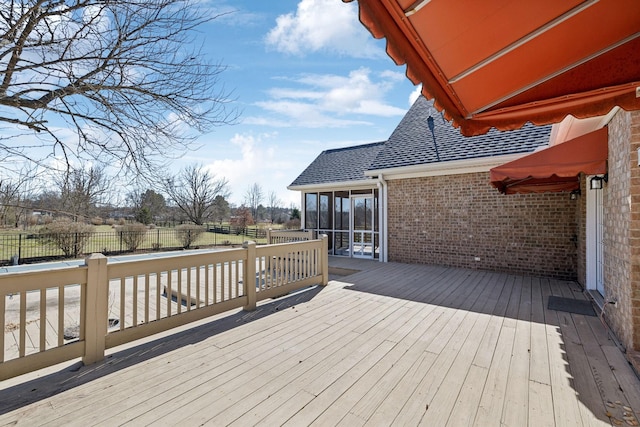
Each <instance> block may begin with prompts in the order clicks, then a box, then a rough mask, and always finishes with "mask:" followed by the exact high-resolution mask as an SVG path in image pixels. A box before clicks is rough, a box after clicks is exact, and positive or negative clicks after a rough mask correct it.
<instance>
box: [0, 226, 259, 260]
mask: <svg viewBox="0 0 640 427" xmlns="http://www.w3.org/2000/svg"><path fill="white" fill-rule="evenodd" d="M187 232H188V231H185V230H180V229H173V228H156V229H150V230H147V231H146V233H144V235H143V236H140V237H139V238H138V239H136V238H132V237H133V236H132V235H131V234H132V233H136V232H135V231H131V232H128V231H121V230H118V229H113V230H111V231H105V232H100V231H99V232H93V233H89V235H88V236H84V235H83V234H84V233H62V234H60V235H58V236H55V237H54V236H52V235H41V234H38V233H20V234H0V265H15V264H26V263H34V262H42V261H50V260H56V259H65V258H78V257H81V256H84V255H86V254H91V253H102V254H105V255H116V254H123V253H135V252H148V251H162V250H176V249H183V248H185V244H184V242H185V238H184V237H185V236H184V233H187ZM189 240H190V241H192V243H191V244H190V245H189V246H188V247H189V248H203V247H212V246H232V245H240V244H242V243H243V242H244V241H246V240H254V241H256V242H257V243H266V230H264V229H262V228H258V227H243V228H241V227H233V226H207V227H206V228H205V227H203V229H202V232H201V233H199V234H198V235H197V237H196V238H195V239H189ZM62 241H64V244H63V243H61V242H62ZM133 241H136V243H137V244H136V243H131V242H133ZM133 246H135V248H134V247H133Z"/></svg>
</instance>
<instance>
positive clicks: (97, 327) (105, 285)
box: [82, 254, 109, 365]
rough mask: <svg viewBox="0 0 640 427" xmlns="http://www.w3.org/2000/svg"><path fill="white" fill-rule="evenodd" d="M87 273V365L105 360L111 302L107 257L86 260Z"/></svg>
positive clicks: (85, 357)
mask: <svg viewBox="0 0 640 427" xmlns="http://www.w3.org/2000/svg"><path fill="white" fill-rule="evenodd" d="M85 265H86V266H87V267H88V271H87V292H86V295H87V296H86V308H85V318H84V319H83V321H84V340H85V351H84V356H83V357H82V362H83V363H84V364H85V365H90V364H92V363H96V362H99V361H101V360H103V359H104V351H105V337H106V335H107V317H108V315H109V314H108V313H107V310H108V306H109V303H108V300H109V276H108V275H107V257H105V256H104V255H102V254H91V255H90V256H88V257H87V258H86V259H85Z"/></svg>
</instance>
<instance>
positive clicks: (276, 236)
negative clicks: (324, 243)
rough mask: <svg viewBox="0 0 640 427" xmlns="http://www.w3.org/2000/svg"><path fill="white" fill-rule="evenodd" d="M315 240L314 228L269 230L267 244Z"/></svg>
mask: <svg viewBox="0 0 640 427" xmlns="http://www.w3.org/2000/svg"><path fill="white" fill-rule="evenodd" d="M306 240H313V230H309V231H303V230H272V229H268V230H267V244H270V245H271V244H274V243H291V242H303V241H306Z"/></svg>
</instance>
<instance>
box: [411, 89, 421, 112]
mask: <svg viewBox="0 0 640 427" xmlns="http://www.w3.org/2000/svg"><path fill="white" fill-rule="evenodd" d="M421 94H422V85H418V86H417V87H416V88H415V89H414V90H413V92H411V94H409V106H410V107H411V106H412V105H413V104H414V103H415V102H416V99H418V97H420V95H421Z"/></svg>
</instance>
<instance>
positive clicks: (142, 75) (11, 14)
mask: <svg viewBox="0 0 640 427" xmlns="http://www.w3.org/2000/svg"><path fill="white" fill-rule="evenodd" d="M199 3H200V2H198V1H194V0H117V1H115V0H68V1H49V0H22V1H17V0H7V1H3V2H1V3H0V106H2V107H3V108H2V111H0V122H2V123H4V124H5V127H4V128H3V129H0V130H1V131H2V132H1V133H2V135H0V158H2V159H12V158H16V157H22V158H28V159H30V160H32V161H35V162H38V163H39V164H42V165H45V164H48V162H45V160H46V158H47V157H49V156H52V155H53V156H56V157H58V158H60V159H63V161H65V162H66V164H67V166H70V165H73V164H78V163H80V164H82V161H87V160H90V161H91V162H92V164H98V163H102V164H107V163H108V164H111V165H117V166H118V167H119V168H122V169H125V170H127V169H128V170H131V169H133V170H135V171H137V172H140V171H141V170H143V169H149V168H151V169H153V168H154V167H155V168H156V169H157V168H158V167H159V166H160V165H161V164H162V163H164V162H166V161H167V156H169V155H170V154H171V152H174V153H178V152H180V153H184V151H185V150H187V149H190V148H191V144H192V142H193V138H194V137H195V136H196V134H195V133H196V132H203V131H209V130H210V129H212V128H213V127H214V126H216V125H222V124H226V123H230V122H233V121H235V119H236V118H237V112H236V111H235V109H229V108H228V107H229V105H228V104H229V102H230V99H229V93H228V92H226V90H225V89H224V87H223V86H222V85H220V83H219V77H220V73H221V72H222V71H223V70H224V68H225V67H224V66H222V65H220V64H216V63H210V61H208V60H207V58H206V56H205V55H203V54H202V52H201V51H200V48H199V46H200V44H201V43H198V39H197V37H198V36H197V34H198V33H197V32H196V31H197V30H198V27H200V26H201V25H203V24H205V23H207V22H210V21H212V20H214V19H215V18H217V17H218V16H213V15H211V14H207V13H205V12H204V11H202V10H200V9H199V8H198V4H199ZM192 46H193V47H192ZM70 131H71V132H70ZM194 131H196V132H194ZM43 148H45V149H44V150H43ZM43 152H44V153H45V154H44V155H42V154H38V153H43Z"/></svg>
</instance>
